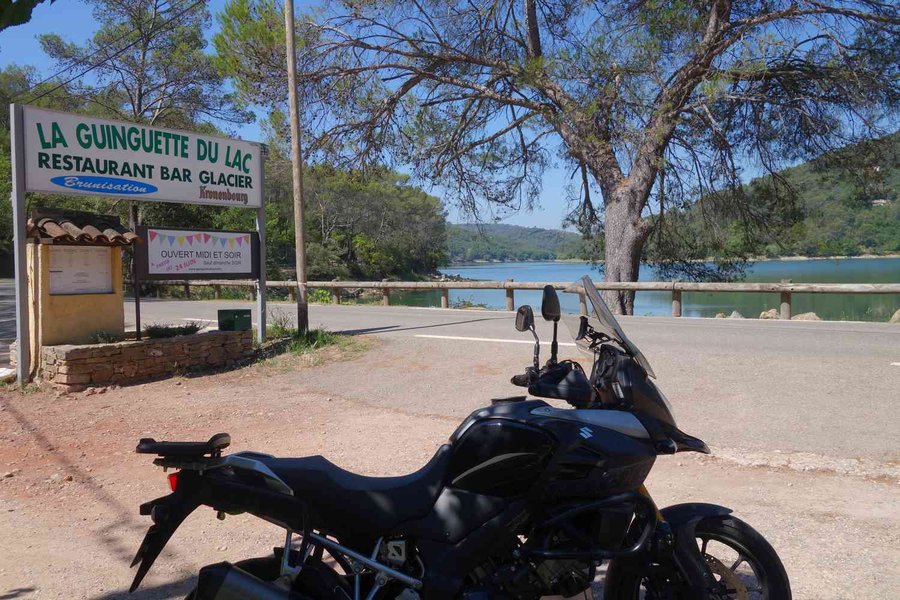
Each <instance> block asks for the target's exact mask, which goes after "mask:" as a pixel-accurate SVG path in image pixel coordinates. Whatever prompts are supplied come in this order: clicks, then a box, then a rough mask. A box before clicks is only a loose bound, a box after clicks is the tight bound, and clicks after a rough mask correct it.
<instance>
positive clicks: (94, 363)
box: [41, 331, 253, 391]
mask: <svg viewBox="0 0 900 600" xmlns="http://www.w3.org/2000/svg"><path fill="white" fill-rule="evenodd" d="M252 353H253V333H252V332H250V331H210V332H208V333H196V334H193V335H183V336H177V337H172V338H163V339H156V340H149V339H145V340H141V341H135V340H132V341H127V342H118V343H114V344H87V345H63V346H44V347H43V349H42V353H41V378H42V379H44V380H45V381H48V382H50V383H54V384H57V385H59V386H62V387H64V388H67V389H68V390H69V391H77V390H82V389H84V388H87V387H94V386H107V385H113V384H115V385H122V384H129V383H136V382H138V381H147V380H150V379H160V378H164V377H170V376H172V375H177V374H179V373H185V372H189V371H197V370H202V369H211V368H217V367H228V366H231V365H233V364H234V363H235V362H236V361H238V360H240V359H241V358H245V357H248V356H250V355H251V354H252Z"/></svg>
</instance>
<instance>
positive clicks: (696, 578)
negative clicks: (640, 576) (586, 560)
mask: <svg viewBox="0 0 900 600" xmlns="http://www.w3.org/2000/svg"><path fill="white" fill-rule="evenodd" d="M659 512H660V515H659V523H658V524H657V529H658V531H666V530H668V531H670V532H671V534H672V535H671V538H672V543H671V544H653V545H651V547H652V548H655V550H654V551H655V552H666V553H668V552H671V554H670V555H669V558H670V559H671V561H672V562H674V566H675V568H676V569H677V570H678V572H679V573H680V574H681V576H682V578H683V581H685V582H686V585H687V588H688V591H689V593H690V596H689V597H690V598H692V599H693V600H709V598H710V594H709V591H710V590H712V589H715V587H716V585H717V584H716V581H715V579H714V577H713V574H712V572H711V571H710V570H709V567H708V566H707V564H706V560H705V559H704V558H703V556H702V554H701V553H700V549H699V548H698V547H697V542H696V537H695V535H696V527H697V523H699V522H700V521H702V520H703V519H707V518H715V517H724V516H727V515H729V514H731V513H732V512H733V511H732V510H731V509H730V508H727V507H725V506H719V505H716V504H705V503H700V502H692V503H686V504H675V505H673V506H667V507H666V508H663V509H661V510H660V511H659ZM662 547H665V548H668V549H667V550H662ZM661 558H662V557H661V556H655V557H652V556H649V555H647V554H645V555H643V556H637V557H634V558H628V559H615V560H612V561H611V562H610V564H609V567H608V569H607V578H606V583H607V591H606V594H605V597H606V598H616V597H617V596H616V590H615V588H616V587H618V586H620V585H621V584H622V582H623V580H624V581H631V580H632V579H631V577H630V576H629V575H628V573H629V572H631V573H633V572H636V571H640V570H642V565H646V563H647V561H648V560H652V561H654V562H656V561H658V560H659V559H661ZM661 562H665V561H661Z"/></svg>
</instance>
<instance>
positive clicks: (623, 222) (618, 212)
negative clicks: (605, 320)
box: [603, 191, 647, 315]
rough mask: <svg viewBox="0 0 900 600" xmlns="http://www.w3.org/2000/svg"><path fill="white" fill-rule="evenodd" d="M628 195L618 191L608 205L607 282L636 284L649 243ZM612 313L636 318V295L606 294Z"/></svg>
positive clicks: (605, 228)
mask: <svg viewBox="0 0 900 600" xmlns="http://www.w3.org/2000/svg"><path fill="white" fill-rule="evenodd" d="M629 200H630V198H628V196H627V193H624V192H620V191H616V192H614V193H613V194H611V197H610V198H609V201H607V202H606V208H605V218H604V224H603V229H604V236H605V243H606V247H605V258H606V262H605V265H604V268H603V272H604V275H605V279H606V281H608V282H612V281H637V280H638V270H639V268H640V264H641V252H642V250H643V249H644V242H645V240H646V239H647V236H646V233H645V231H644V227H643V226H642V225H641V218H640V212H636V211H635V209H634V208H633V205H632V204H631V203H629ZM603 297H604V300H605V301H606V303H607V304H608V305H609V308H610V310H612V311H613V313H615V314H618V315H631V314H634V292H633V291H631V292H628V291H615V290H610V291H606V292H604V293H603Z"/></svg>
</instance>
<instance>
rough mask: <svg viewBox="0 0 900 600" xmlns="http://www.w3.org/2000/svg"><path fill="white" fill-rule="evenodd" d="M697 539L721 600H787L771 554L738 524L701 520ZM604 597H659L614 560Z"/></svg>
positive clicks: (785, 585) (729, 519)
mask: <svg viewBox="0 0 900 600" xmlns="http://www.w3.org/2000/svg"><path fill="white" fill-rule="evenodd" d="M696 537H697V543H698V546H699V547H700V549H701V552H702V553H703V554H704V556H705V557H706V558H707V563H708V564H709V566H710V569H711V570H712V571H713V574H714V576H715V578H716V580H717V581H719V582H720V583H721V584H722V587H723V589H724V590H726V592H725V595H724V596H723V598H728V599H729V600H791V586H790V582H789V581H788V576H787V573H786V572H785V570H784V565H783V564H782V563H781V559H780V558H778V554H777V553H776V552H775V549H774V548H772V545H771V544H769V542H767V541H766V539H765V538H764V537H763V536H761V535H760V534H759V533H758V532H757V531H756V530H755V529H753V528H752V527H750V526H749V525H747V524H746V523H744V522H743V521H741V520H740V519H738V518H735V517H732V516H730V515H729V516H724V517H713V518H708V519H703V520H702V521H700V522H699V523H698V524H697V528H696ZM603 597H604V600H656V598H659V596H658V595H656V594H655V593H654V591H653V590H652V589H651V588H650V586H649V585H648V578H647V577H646V576H645V575H643V574H641V573H640V572H638V571H637V570H635V569H634V568H633V566H632V565H630V564H625V563H623V562H620V561H615V560H614V561H612V562H611V563H610V565H609V568H608V569H607V572H606V580H605V585H604V594H603ZM662 597H663V598H669V597H672V598H674V597H676V596H675V595H674V594H672V595H663V596H662ZM679 599H680V597H679Z"/></svg>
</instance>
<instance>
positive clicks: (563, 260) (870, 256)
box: [438, 254, 900, 269]
mask: <svg viewBox="0 0 900 600" xmlns="http://www.w3.org/2000/svg"><path fill="white" fill-rule="evenodd" d="M857 258H859V259H864V260H871V259H877V258H900V254H859V255H856V256H778V257H774V258H770V257H759V258H748V259H747V262H751V263H758V262H789V261H792V260H796V261H814V260H851V259H857ZM603 262H604V261H602V260H598V261H596V264H603ZM695 262H715V260H713V259H706V260H703V261H695ZM516 263H534V264H539V263H569V264H591V261H589V260H584V259H581V258H554V259H548V260H473V261H466V262H453V263H450V264H447V265H443V266H441V267H438V269H446V268H448V267H467V266H468V267H478V266H483V265H504V264H516Z"/></svg>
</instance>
